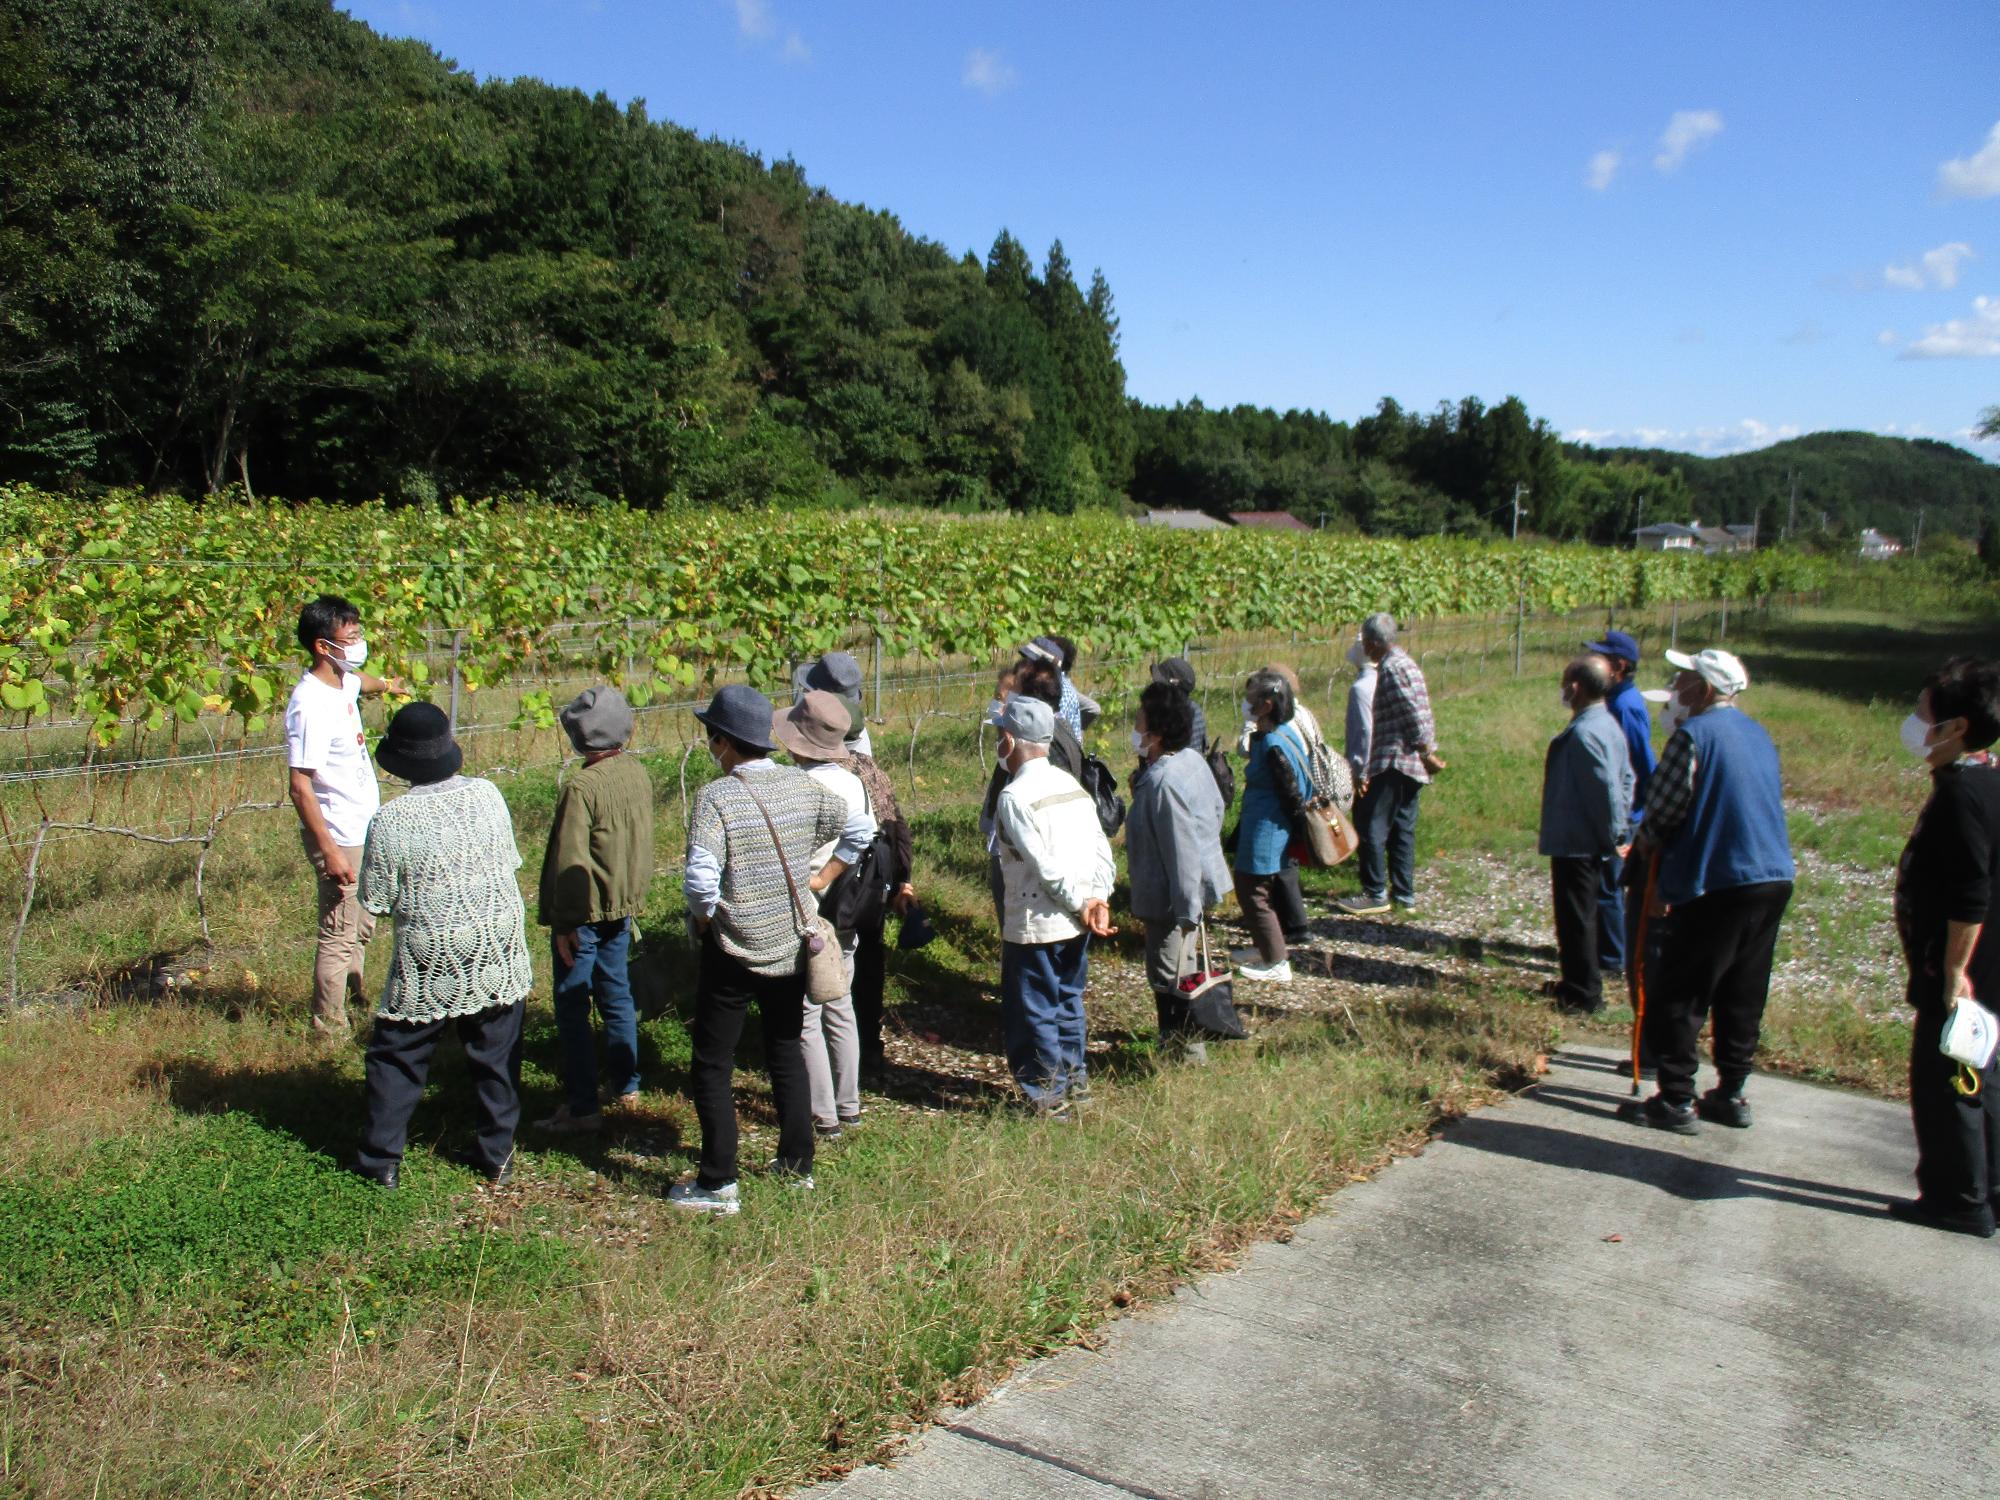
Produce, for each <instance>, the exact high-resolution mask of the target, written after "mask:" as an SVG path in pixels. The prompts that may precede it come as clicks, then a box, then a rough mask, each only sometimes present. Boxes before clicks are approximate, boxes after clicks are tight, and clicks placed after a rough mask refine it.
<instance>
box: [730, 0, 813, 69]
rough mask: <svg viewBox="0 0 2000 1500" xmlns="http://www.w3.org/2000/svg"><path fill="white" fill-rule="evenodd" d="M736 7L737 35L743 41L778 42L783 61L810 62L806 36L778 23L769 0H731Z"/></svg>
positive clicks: (810, 51) (810, 52)
mask: <svg viewBox="0 0 2000 1500" xmlns="http://www.w3.org/2000/svg"><path fill="white" fill-rule="evenodd" d="M731 4H732V5H733V6H734V7H735V10H736V34H737V35H738V36H740V37H742V38H743V40H744V41H746V42H777V44H778V48H779V55H780V56H782V57H783V58H784V59H785V61H786V62H810V61H812V49H811V48H809V47H807V46H806V41H805V38H804V37H802V36H800V35H799V34H798V32H797V31H795V30H793V29H792V28H791V27H789V26H781V25H779V23H778V17H777V15H776V14H775V13H774V12H773V11H772V9H771V0H731Z"/></svg>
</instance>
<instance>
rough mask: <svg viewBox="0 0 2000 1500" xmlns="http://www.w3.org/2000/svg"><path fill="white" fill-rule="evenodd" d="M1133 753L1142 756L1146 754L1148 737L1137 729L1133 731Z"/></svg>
mask: <svg viewBox="0 0 2000 1500" xmlns="http://www.w3.org/2000/svg"><path fill="white" fill-rule="evenodd" d="M1132 753H1133V754H1134V755H1137V756H1140V757H1141V758H1143V757H1144V756H1145V754H1146V737H1145V735H1143V734H1141V733H1140V732H1139V731H1138V730H1136V729H1135V730H1133V731H1132Z"/></svg>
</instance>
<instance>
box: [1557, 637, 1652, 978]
mask: <svg viewBox="0 0 2000 1500" xmlns="http://www.w3.org/2000/svg"><path fill="white" fill-rule="evenodd" d="M1610 690H1611V673H1610V672H1609V670H1607V669H1606V667H1605V664H1604V658H1602V657H1601V656H1584V657H1579V658H1578V659H1577V660H1575V661H1573V662H1571V663H1570V664H1569V665H1568V666H1567V667H1565V668H1564V669H1563V676H1562V702H1563V706H1564V707H1565V708H1567V709H1568V710H1569V712H1570V720H1569V723H1568V724H1567V725H1566V726H1564V728H1563V731H1562V732H1561V733H1560V734H1558V735H1557V736H1556V737H1555V738H1554V739H1552V740H1550V741H1549V750H1548V755H1547V757H1546V758H1545V759H1544V761H1543V763H1542V836H1541V843H1540V850H1541V852H1542V853H1543V854H1544V855H1546V856H1547V857H1548V861H1549V889H1550V893H1551V895H1552V896H1553V897H1554V901H1555V922H1556V956H1557V961H1558V963H1559V964H1560V965H1561V968H1562V978H1561V979H1560V980H1558V981H1557V983H1556V989H1555V995H1556V1004H1557V1005H1558V1006H1560V1007H1561V1008H1562V1009H1563V1010H1566V1011H1570V1012H1572V1013H1574V1014H1578V1015H1590V1014H1592V1013H1593V1012H1596V1011H1600V1010H1602V1009H1604V984H1603V975H1602V972H1601V970H1600V968H1599V965H1598V949H1597V901H1598V894H1599V891H1600V890H1601V888H1602V886H1603V883H1604V880H1605V872H1606V868H1607V866H1608V865H1609V864H1610V863H1611V862H1612V861H1614V860H1616V859H1617V858H1618V849H1619V846H1620V845H1622V844H1623V843H1624V842H1625V835H1626V827H1627V824H1628V822H1629V820H1630V818H1631V810H1632V761H1631V756H1630V753H1629V752H1628V751H1627V750H1626V748H1625V735H1624V732H1623V730H1621V729H1620V728H1619V725H1618V722H1617V720H1615V719H1613V718H1612V717H1611V714H1610V711H1609V710H1608V709H1607V708H1606V707H1605V703H1604V699H1605V695H1606V694H1607V693H1608V692H1609V691H1610Z"/></svg>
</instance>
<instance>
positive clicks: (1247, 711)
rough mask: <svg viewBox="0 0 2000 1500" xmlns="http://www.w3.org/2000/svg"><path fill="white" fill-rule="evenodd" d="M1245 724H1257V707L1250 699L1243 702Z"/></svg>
mask: <svg viewBox="0 0 2000 1500" xmlns="http://www.w3.org/2000/svg"><path fill="white" fill-rule="evenodd" d="M1243 722H1244V723H1245V724H1254V723H1256V722H1257V705H1256V704H1254V703H1252V702H1251V701H1250V700H1249V699H1248V698H1245V699H1244V700H1243Z"/></svg>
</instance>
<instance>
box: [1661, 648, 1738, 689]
mask: <svg viewBox="0 0 2000 1500" xmlns="http://www.w3.org/2000/svg"><path fill="white" fill-rule="evenodd" d="M1667 662H1668V664H1669V665H1670V666H1674V667H1678V668H1679V669H1680V670H1681V671H1683V672H1693V673H1695V674H1696V675H1698V676H1699V677H1700V678H1701V680H1702V681H1703V682H1705V683H1707V684H1708V685H1709V686H1710V687H1712V688H1714V689H1715V690H1716V691H1717V692H1718V693H1720V694H1722V696H1723V697H1725V698H1733V697H1735V696H1736V695H1737V694H1738V693H1740V692H1742V691H1743V690H1744V689H1745V688H1747V687H1748V686H1750V674H1749V673H1748V672H1746V671H1745V670H1744V669H1743V663H1742V662H1740V661H1738V660H1737V659H1736V657H1735V656H1733V655H1732V654H1731V653H1729V652H1727V651H1717V650H1715V649H1714V648H1713V647H1711V648H1710V649H1708V650H1706V651H1697V652H1695V654H1694V655H1693V656H1689V655H1688V654H1687V653H1686V652H1685V651H1669V652H1668V653H1667Z"/></svg>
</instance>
